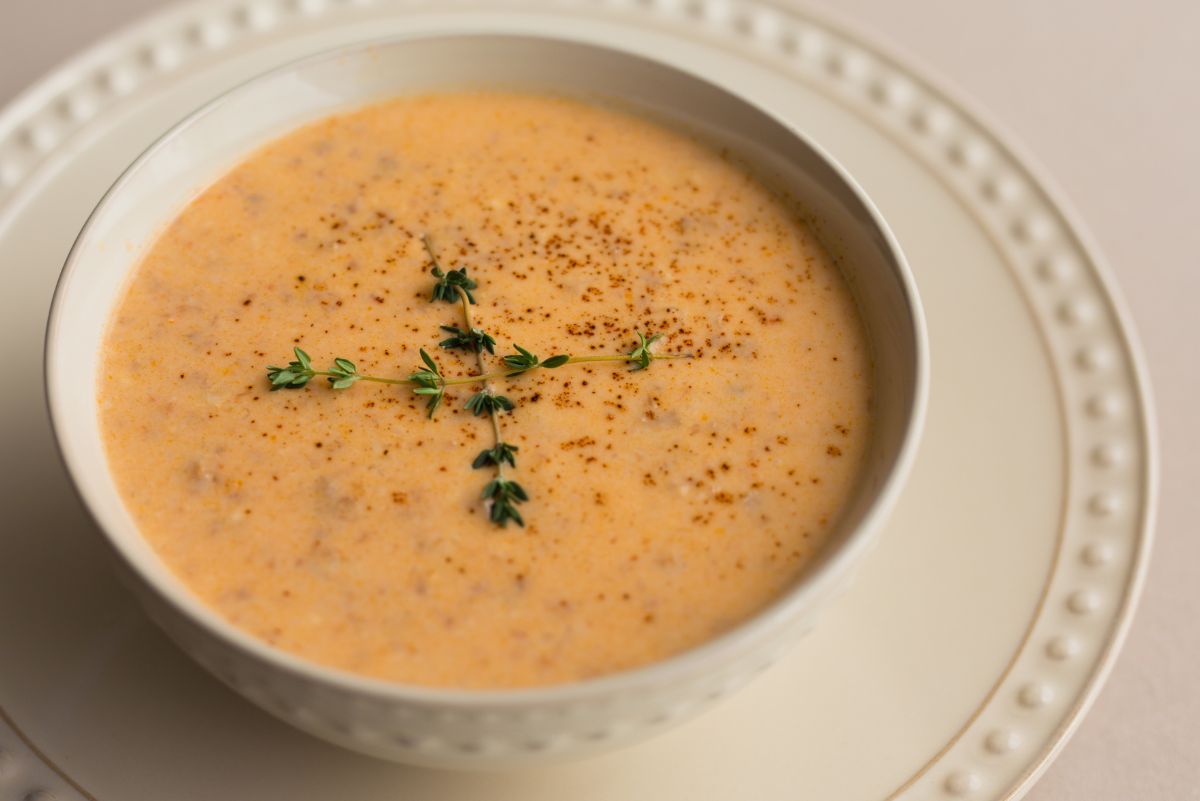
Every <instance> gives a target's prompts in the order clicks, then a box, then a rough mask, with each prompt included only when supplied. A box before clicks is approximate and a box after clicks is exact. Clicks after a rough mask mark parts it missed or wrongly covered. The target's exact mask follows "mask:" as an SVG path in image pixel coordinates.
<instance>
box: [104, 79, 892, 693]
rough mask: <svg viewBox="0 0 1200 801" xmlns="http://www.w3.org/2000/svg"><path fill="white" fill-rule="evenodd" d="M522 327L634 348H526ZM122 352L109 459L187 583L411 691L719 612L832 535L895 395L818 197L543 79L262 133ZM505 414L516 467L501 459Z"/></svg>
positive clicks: (129, 322)
mask: <svg viewBox="0 0 1200 801" xmlns="http://www.w3.org/2000/svg"><path fill="white" fill-rule="evenodd" d="M434 259H436V261H437V262H438V264H439V265H440V272H441V275H442V278H441V280H440V281H439V279H438V278H437V277H436V276H435V275H433V274H432V273H431V269H432V268H433V266H434ZM463 268H466V269H467V273H466V276H465V280H459V279H456V278H454V276H459V277H460V278H462V277H463V276H462V274H461V273H457V272H451V271H458V270H461V269H463ZM447 276H449V278H448V277H447ZM455 281H458V283H457V284H455ZM439 284H440V285H441V287H442V289H443V290H445V297H444V298H439V299H438V300H436V301H431V297H432V295H433V294H435V292H436V291H438V290H436V289H435V288H436V287H437V286H439ZM472 285H473V288H470V287H471V286H472ZM459 286H461V287H463V288H464V289H466V288H469V291H470V293H471V295H473V297H474V299H475V301H476V302H475V304H474V305H469V304H466V303H463V302H462V294H463V293H462V292H460V291H459ZM443 299H444V300H446V301H449V302H442V300H443ZM464 310H466V311H467V312H469V314H470V315H471V321H470V324H468V322H467V320H466V317H465V314H464ZM442 327H446V329H448V330H443V328H442ZM472 328H475V329H478V330H479V331H482V332H486V333H487V334H488V335H489V336H490V337H492V338H494V341H495V345H494V350H495V353H491V352H488V350H487V348H486V347H484V348H482V350H481V352H480V353H479V354H476V353H475V352H473V351H472V350H471V347H470V345H471V344H472V343H474V344H483V343H482V340H480V339H478V338H476V339H471V332H472ZM449 329H458V331H459V334H458V335H456V334H454V333H453V331H452V330H449ZM639 335H641V336H643V337H649V336H652V335H659V336H661V338H658V339H656V340H654V341H653V342H652V344H649V345H648V346H647V347H646V348H645V349H641V350H639V348H641V347H642V340H641V339H639ZM456 336H458V337H459V338H460V339H463V338H464V337H465V338H466V340H469V341H465V342H460V343H459V344H464V345H467V347H439V344H438V343H439V342H442V341H444V340H449V341H448V343H447V344H450V345H453V344H454V340H455V337H456ZM517 345H519V346H521V347H523V348H525V349H526V352H528V353H530V354H536V355H537V357H539V358H538V359H537V361H536V362H532V363H531V364H543V363H544V362H545V361H546V360H547V359H548V357H551V356H556V355H562V356H567V355H570V356H572V357H576V358H578V357H585V356H605V355H610V356H614V357H619V358H621V359H623V360H622V361H582V362H572V363H568V364H562V365H560V366H553V365H550V366H539V367H536V368H534V369H529V370H527V371H525V372H524V373H521V374H517V375H500V374H502V373H504V372H506V371H507V372H512V371H513V370H515V369H517V368H516V367H514V366H513V365H514V364H515V365H518V366H519V365H520V364H521V363H522V362H521V359H524V358H525V357H524V356H522V354H521V352H520V351H517V350H516V349H515V346H517ZM103 347H104V359H103V366H102V370H101V374H100V376H99V378H98V380H99V382H100V387H99V389H100V392H99V394H100V412H99V413H100V418H101V423H102V427H103V431H104V437H105V442H106V448H107V454H108V461H109V464H110V466H111V470H112V472H113V475H114V477H115V479H116V482H117V485H118V488H119V490H120V493H121V495H122V497H123V500H124V502H125V504H126V507H127V508H128V509H129V511H130V513H131V514H132V516H133V518H134V520H135V521H136V522H137V524H138V526H139V528H140V530H141V532H142V533H143V535H144V536H145V537H146V539H147V540H148V541H149V542H150V544H151V545H152V546H153V548H154V549H155V550H156V551H157V553H158V554H159V555H160V556H161V558H162V559H163V560H164V561H165V563H166V564H167V565H168V566H169V567H170V568H171V569H172V570H173V572H174V573H175V574H176V575H177V576H178V578H179V580H180V581H181V582H183V583H184V584H185V585H186V586H187V587H188V588H190V590H191V591H192V592H193V593H194V594H195V595H196V596H198V597H199V598H200V599H202V600H203V601H204V602H205V603H206V604H208V605H209V606H210V607H211V608H213V609H214V610H216V611H217V612H218V613H219V614H220V615H222V616H223V617H224V618H226V619H227V620H228V621H229V622H230V623H232V624H233V625H235V626H238V627H240V628H241V629H244V630H245V631H247V632H249V633H251V634H253V635H255V636H256V637H259V638H261V639H262V640H264V641H266V642H267V643H270V644H271V645H274V646H276V647H278V648H281V649H284V650H287V651H290V652H292V653H295V654H297V655H299V656H302V657H305V658H307V659H310V660H313V661H316V662H319V663H323V664H326V665H330V666H334V667H337V668H341V669H344V670H348V671H353V672H357V673H361V674H366V675H369V676H374V677H378V678H382V679H388V680H393V681H397V682H404V683H409V684H418V685H429V686H441V687H462V688H504V687H520V686H536V685H547V684H555V683H563V682H570V681H576V680H580V679H584V678H588V677H593V676H598V675H602V674H607V673H612V672H615V671H620V670H624V669H628V668H632V667H635V666H639V665H644V664H647V663H650V662H654V661H657V660H661V659H663V658H666V657H669V656H671V655H673V654H677V653H679V652H681V651H684V650H686V649H688V648H691V647H693V646H696V645H698V644H700V643H703V642H704V641H706V640H709V639H711V638H712V637H714V636H716V635H718V634H720V633H722V632H724V631H727V630H728V629H730V628H731V627H733V626H735V625H737V624H738V623H739V622H741V621H743V620H744V619H746V618H747V617H748V616H751V615H753V614H754V613H755V612H756V611H758V610H760V609H761V608H763V607H764V606H765V605H767V604H769V603H770V602H771V601H772V600H773V599H774V598H776V597H777V596H778V595H779V594H780V593H781V592H782V591H784V590H785V589H786V588H787V587H788V586H789V585H790V584H792V583H793V582H794V580H795V579H796V577H797V576H798V575H799V574H800V573H801V572H802V571H803V570H804V569H805V566H806V565H807V564H808V563H809V562H810V560H811V559H812V558H813V556H814V554H816V553H817V552H818V551H819V550H820V548H821V547H822V545H823V543H824V542H825V540H826V538H827V537H828V534H829V532H830V531H831V528H832V526H833V525H834V523H835V522H836V519H837V516H838V512H839V509H840V508H841V506H842V505H843V503H844V501H845V500H846V499H847V497H848V495H849V494H850V492H851V489H852V487H853V484H854V481H855V478H856V473H857V471H858V469H859V466H860V464H861V462H862V457H863V453H864V450H865V447H866V443H867V436H868V429H869V422H870V421H869V414H868V406H869V395H870V390H871V387H870V362H869V353H868V347H867V343H866V339H865V335H864V332H863V328H862V325H861V322H860V320H859V317H858V314H857V311H856V309H855V305H854V302H853V298H852V296H851V293H850V291H849V289H848V288H847V286H846V285H845V283H844V281H843V279H842V277H841V274H840V272H839V270H838V268H837V264H836V262H835V260H834V259H833V258H832V257H831V255H830V254H829V253H828V252H827V251H826V250H825V249H824V248H823V247H822V244H821V243H820V242H819V241H818V239H817V237H816V236H815V235H814V233H813V231H812V230H811V228H810V227H809V225H808V223H807V222H806V221H805V219H804V217H803V214H802V211H801V209H800V208H799V207H798V206H797V205H796V204H794V203H793V202H792V201H790V200H789V199H787V198H784V197H782V196H780V195H778V194H777V193H775V192H773V191H772V190H771V189H769V188H768V187H767V186H765V185H764V184H762V183H760V182H759V181H758V180H756V179H755V178H754V177H753V176H752V175H751V174H750V173H749V172H748V171H747V170H746V169H745V168H744V167H743V166H742V165H740V164H739V163H738V162H736V161H735V160H733V159H731V158H729V157H728V155H727V154H724V153H721V152H719V151H717V150H715V149H713V148H711V147H710V146H708V145H706V144H705V143H704V142H702V141H700V140H698V139H696V138H693V137H691V136H689V135H688V134H686V133H684V132H680V131H677V130H673V129H671V128H668V127H664V126H662V125H660V124H657V123H655V122H651V121H649V120H646V119H643V118H641V117H639V116H636V115H633V114H629V113H626V112H623V111H620V110H615V109H612V108H607V107H603V106H599V105H591V104H586V103H583V102H580V101H577V100H572V99H566V98H558V97H546V96H538V95H527V94H519V93H502V92H453V93H443V94H433V95H427V96H420V97H407V98H400V99H396V100H391V101H387V102H384V103H381V104H378V105H374V106H370V107H366V108H362V109H359V110H356V111H352V112H349V113H345V114H340V115H337V116H333V117H330V118H327V119H324V120H321V121H318V122H315V123H312V124H309V125H307V126H305V127H303V128H300V129H298V130H296V131H294V132H292V133H290V134H288V135H286V136H284V137H282V138H280V139H278V140H276V141H274V142H272V143H270V144H268V145H267V146H265V147H263V148H262V149H260V150H259V151H257V152H256V153H254V154H252V155H251V156H250V157H249V158H248V159H247V160H246V161H245V162H243V163H242V164H240V165H239V166H237V167H236V168H235V169H233V170H232V171H231V172H229V173H228V174H226V175H225V176H224V177H222V178H220V179H219V180H218V181H216V182H215V183H214V184H213V185H212V186H210V187H208V188H207V189H206V190H204V191H203V192H202V193H200V194H199V195H198V196H197V197H196V198H195V199H194V200H193V201H192V202H191V203H190V204H189V205H188V206H187V207H186V208H185V209H183V211H182V212H181V213H180V214H179V215H178V216H177V218H176V219H175V220H174V221H173V222H171V224H170V225H169V226H168V227H167V228H166V229H165V230H164V231H163V232H162V234H161V235H160V237H159V238H158V239H157V240H156V241H155V242H154V243H153V244H152V246H151V247H150V248H149V249H148V251H147V252H146V254H145V256H144V257H143V258H142V260H141V263H140V264H139V265H138V266H137V268H136V270H135V271H134V274H133V277H132V279H131V280H130V283H129V286H128V288H127V289H126V291H125V294H124V296H123V298H122V300H121V302H120V303H119V305H118V307H117V309H116V311H115V312H114V315H113V318H112V320H111V322H110V325H109V330H108V332H107V334H106V338H105V341H104V344H103ZM297 347H298V348H301V349H303V351H304V354H305V357H306V358H311V365H312V367H311V369H312V370H315V371H320V372H322V373H332V374H333V375H313V376H311V380H308V381H307V383H306V384H304V386H296V387H289V388H287V389H285V391H278V392H274V391H271V390H272V385H271V382H270V381H269V380H268V378H267V373H266V372H264V370H265V369H266V367H267V366H268V365H275V366H276V367H277V369H276V371H274V372H272V373H271V376H273V377H275V379H276V382H275V383H280V382H279V376H280V373H281V372H286V373H287V375H286V376H285V378H287V379H288V380H287V381H285V382H284V383H293V384H302V383H304V381H303V379H304V378H309V376H308V374H307V373H304V370H305V369H308V368H307V367H306V366H305V365H304V364H300V365H297V366H296V367H295V368H294V369H293V368H289V367H287V366H285V365H284V364H281V363H286V362H287V361H288V360H296V359H298V358H300V357H298V356H293V355H291V354H292V349H293V348H297ZM421 349H424V350H425V351H426V352H427V354H428V356H429V357H430V359H431V361H432V363H433V364H434V365H435V366H436V370H437V373H438V374H440V377H437V376H435V377H433V378H429V377H427V378H426V379H424V384H422V382H421V381H419V380H418V381H417V382H416V383H413V382H412V381H411V380H410V379H409V378H408V377H409V376H411V375H412V374H414V373H418V374H419V373H421V372H422V371H424V372H425V373H426V374H427V376H428V373H429V371H430V367H429V365H428V363H427V362H425V361H424V360H423V358H422V357H421V354H420V350H421ZM630 353H632V354H634V355H633V356H628V355H627V354H630ZM505 355H510V356H514V357H515V359H516V362H514V363H512V364H509V363H506V362H504V361H502V360H501V357H502V356H505ZM667 356H674V357H679V358H660V357H667ZM335 358H340V359H343V360H345V361H340V362H335V361H334V360H335ZM560 361H561V360H560ZM351 363H352V364H351ZM526 363H529V362H526ZM347 364H350V367H349V368H347V367H346V365H347ZM639 367H642V368H644V369H636V368H639ZM481 371H482V372H484V373H488V374H493V376H494V377H493V378H492V379H490V381H489V383H488V385H487V387H485V386H484V385H483V384H481V383H478V382H475V381H474V379H472V378H471V376H475V375H479V374H480V372H481ZM360 375H371V376H378V377H384V378H390V379H394V380H396V381H399V382H401V383H395V384H388V383H376V382H373V381H370V380H356V379H355V378H352V377H351V378H347V377H348V376H360ZM329 379H332V380H333V381H339V382H340V383H339V386H341V385H343V384H344V385H346V386H345V387H344V388H342V389H334V388H333V387H332V386H331V385H330V381H329ZM414 389H427V390H429V391H428V392H425V393H423V394H416V393H414V391H413V390H414ZM481 391H482V392H483V393H484V394H485V395H486V396H487V398H490V399H491V400H486V399H485V401H484V402H483V403H484V404H485V405H495V406H497V408H495V410H494V413H492V414H489V412H488V408H484V409H482V410H481V409H479V408H478V404H479V403H480V401H479V400H478V393H480V392H481ZM487 393H492V394H490V395H488V394H487ZM497 395H500V396H503V397H505V398H506V399H507V400H508V401H509V403H510V404H511V406H512V409H511V410H506V409H505V408H504V406H503V405H498V404H499V402H498V401H495V396H497ZM434 398H437V399H439V400H440V401H441V402H440V405H439V406H438V408H437V409H436V413H435V414H434V416H433V417H432V418H431V417H430V416H429V414H428V404H429V402H430V400H431V399H434ZM468 402H472V403H473V404H475V405H473V406H472V408H468V407H467V404H468ZM475 411H479V412H480V413H479V414H476V413H474V412H475ZM493 420H494V421H495V423H496V424H497V425H498V428H497V429H493V425H492V424H493ZM497 435H499V437H500V438H502V440H503V441H504V442H506V443H508V444H510V445H513V446H515V447H516V450H515V452H510V454H509V455H511V456H512V461H513V462H515V464H509V463H508V459H506V458H504V456H505V455H504V454H499V456H498V459H491V460H488V459H487V458H484V457H483V456H482V454H483V453H484V452H488V451H494V449H495V446H496V443H497ZM481 460H482V462H483V464H481V465H480V466H478V467H476V466H474V465H475V464H479V462H480V461H481ZM497 460H498V461H500V462H501V464H500V465H499V466H497V465H496V464H492V463H491V462H492V461H497ZM497 477H499V478H501V480H502V481H515V482H518V483H519V485H520V487H521V488H522V492H521V493H520V495H514V494H512V493H511V492H510V493H509V494H508V495H506V496H505V497H503V498H501V497H499V496H498V495H496V490H495V486H496V485H494V484H491V483H490V482H492V481H493V479H496V478H497ZM485 487H486V488H488V490H487V491H488V492H490V493H492V494H491V496H490V497H488V498H484V497H482V495H483V494H484V492H485ZM520 496H524V499H523V498H522V497H520ZM497 503H501V504H502V505H505V504H506V505H507V507H508V508H511V510H512V511H513V512H514V514H513V515H511V516H505V515H500V518H501V519H500V520H499V521H497V520H496V519H494V518H496V516H497V510H496V506H497ZM497 522H503V523H505V525H503V526H501V525H497Z"/></svg>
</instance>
